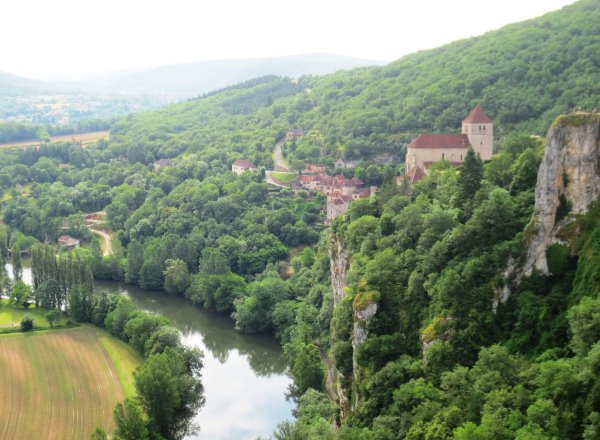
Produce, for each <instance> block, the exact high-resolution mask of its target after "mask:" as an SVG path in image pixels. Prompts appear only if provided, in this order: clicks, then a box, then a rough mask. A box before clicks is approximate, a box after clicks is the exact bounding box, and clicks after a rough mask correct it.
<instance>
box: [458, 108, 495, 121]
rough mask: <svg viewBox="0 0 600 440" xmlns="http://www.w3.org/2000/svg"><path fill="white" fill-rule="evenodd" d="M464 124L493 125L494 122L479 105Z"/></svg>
mask: <svg viewBox="0 0 600 440" xmlns="http://www.w3.org/2000/svg"><path fill="white" fill-rule="evenodd" d="M463 122H466V123H467V124H491V123H492V120H491V119H490V118H489V116H488V115H486V114H485V112H484V111H483V109H482V108H481V106H480V105H479V104H477V105H476V106H475V107H473V110H471V112H470V113H469V114H468V115H467V117H466V118H465V119H464V120H463Z"/></svg>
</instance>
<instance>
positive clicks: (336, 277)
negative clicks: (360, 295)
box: [329, 234, 350, 307]
mask: <svg viewBox="0 0 600 440" xmlns="http://www.w3.org/2000/svg"><path fill="white" fill-rule="evenodd" d="M329 266H330V270H331V287H332V288H333V306H334V307H335V306H337V305H338V304H339V303H340V302H341V301H342V299H343V298H344V296H346V287H348V286H347V284H346V272H347V271H348V268H349V266H350V255H349V254H348V251H347V250H346V247H345V246H344V241H343V239H342V238H341V237H338V236H337V235H335V234H331V236H330V237H329Z"/></svg>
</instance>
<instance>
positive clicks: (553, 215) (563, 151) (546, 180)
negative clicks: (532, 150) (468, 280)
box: [493, 113, 600, 310]
mask: <svg viewBox="0 0 600 440" xmlns="http://www.w3.org/2000/svg"><path fill="white" fill-rule="evenodd" d="M599 196H600V114H595V113H574V114H571V115H566V116H561V117H559V118H558V119H557V120H556V122H555V123H554V124H553V125H552V127H551V128H550V130H549V131H548V135H547V138H546V149H545V151H544V158H543V160H542V163H541V165H540V169H539V171H538V177H537V185H536V189H535V208H534V213H533V218H532V220H531V223H530V224H529V226H528V227H527V229H526V231H525V238H526V242H525V250H524V255H523V258H522V260H521V261H517V260H515V259H511V261H509V263H508V267H507V269H506V271H505V272H504V273H503V276H504V278H505V279H506V280H509V281H507V283H506V285H505V286H504V287H503V288H502V289H500V290H499V291H498V292H497V297H496V299H495V301H494V304H493V307H494V310H495V309H496V307H497V306H498V302H504V301H506V300H507V299H508V296H509V294H510V288H511V284H512V285H514V284H518V282H519V281H520V280H521V278H522V277H523V276H529V275H531V273H532V272H533V270H534V269H535V270H537V271H539V272H540V273H543V274H545V275H548V274H549V273H550V271H549V269H548V262H547V259H546V250H547V249H548V247H549V246H550V245H551V244H553V243H561V240H560V239H559V238H558V237H559V235H560V234H559V231H560V230H561V228H563V227H564V226H565V225H567V224H568V223H570V222H571V221H572V220H573V218H574V216H575V215H578V214H583V213H585V212H586V211H587V210H588V209H589V208H590V206H591V205H592V203H593V202H594V201H596V200H597V199H598V197H599Z"/></svg>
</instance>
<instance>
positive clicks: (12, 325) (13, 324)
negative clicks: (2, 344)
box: [0, 298, 73, 334]
mask: <svg viewBox="0 0 600 440" xmlns="http://www.w3.org/2000/svg"><path fill="white" fill-rule="evenodd" d="M47 312H48V310H46V309H43V308H41V307H36V306H35V305H31V306H30V307H28V308H27V309H25V308H23V307H20V306H14V305H12V304H10V302H9V300H8V299H6V298H3V299H2V300H0V334H1V333H6V332H12V331H15V329H20V326H21V321H22V320H23V318H24V317H25V316H30V317H31V318H33V328H34V330H47V329H50V328H51V327H50V323H49V322H48V320H47V319H46V317H45V316H44V315H45V314H46V313H47ZM72 325H73V324H72V323H71V321H70V320H69V318H67V317H66V316H64V315H63V316H61V317H60V319H59V320H58V322H56V323H55V324H54V328H64V327H67V326H72Z"/></svg>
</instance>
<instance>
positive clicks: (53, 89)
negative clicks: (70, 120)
mask: <svg viewBox="0 0 600 440" xmlns="http://www.w3.org/2000/svg"><path fill="white" fill-rule="evenodd" d="M58 91H59V87H57V86H56V85H54V84H50V83H46V82H42V81H36V80H33V79H28V78H23V77H21V76H17V75H13V74H12V73H5V72H0V96H17V95H31V94H45V93H57V92H58Z"/></svg>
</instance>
